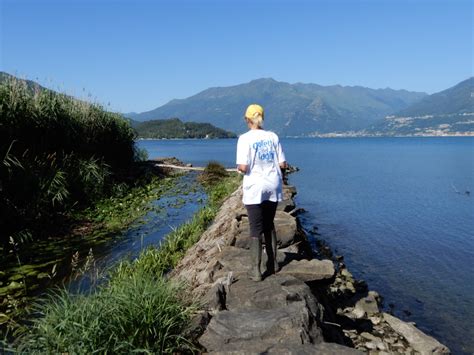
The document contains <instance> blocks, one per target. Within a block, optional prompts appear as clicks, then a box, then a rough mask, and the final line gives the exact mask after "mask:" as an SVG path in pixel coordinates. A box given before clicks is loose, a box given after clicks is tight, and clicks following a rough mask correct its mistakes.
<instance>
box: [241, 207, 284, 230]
mask: <svg viewBox="0 0 474 355" xmlns="http://www.w3.org/2000/svg"><path fill="white" fill-rule="evenodd" d="M277 205H278V202H272V201H263V202H262V203H260V204H257V205H245V208H246V209H247V215H248V216H249V224H250V238H258V239H260V238H261V235H262V234H263V233H269V232H271V231H272V230H273V227H274V226H273V219H274V218H275V213H276V209H277Z"/></svg>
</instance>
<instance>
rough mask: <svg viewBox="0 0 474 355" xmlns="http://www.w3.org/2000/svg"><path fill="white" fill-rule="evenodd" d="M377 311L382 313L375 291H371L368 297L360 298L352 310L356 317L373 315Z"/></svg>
mask: <svg viewBox="0 0 474 355" xmlns="http://www.w3.org/2000/svg"><path fill="white" fill-rule="evenodd" d="M377 313H380V309H379V305H378V303H377V299H376V298H375V295H374V294H373V293H369V295H368V296H367V297H364V298H361V299H360V300H358V301H357V303H356V304H355V306H354V310H353V311H352V314H353V315H354V318H358V319H360V318H365V317H371V316H373V315H375V314H377Z"/></svg>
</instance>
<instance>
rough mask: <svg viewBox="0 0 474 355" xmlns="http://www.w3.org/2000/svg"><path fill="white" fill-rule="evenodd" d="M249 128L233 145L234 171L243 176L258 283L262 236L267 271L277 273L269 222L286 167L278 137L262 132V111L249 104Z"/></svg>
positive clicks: (253, 274)
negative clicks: (235, 168) (234, 145)
mask: <svg viewBox="0 0 474 355" xmlns="http://www.w3.org/2000/svg"><path fill="white" fill-rule="evenodd" d="M244 118H245V121H246V123H247V126H248V128H249V131H248V132H247V133H244V134H242V135H241V136H240V137H239V140H238V143H237V170H238V171H239V172H241V173H243V174H244V181H243V199H242V202H243V203H244V205H245V207H246V209H247V215H248V217H249V224H250V252H251V258H252V275H251V278H252V280H255V281H261V280H262V273H261V271H260V262H261V260H262V235H263V236H264V238H265V250H266V252H267V257H268V263H267V269H268V270H267V271H268V272H269V273H270V274H271V273H274V272H277V271H278V268H279V267H278V263H277V260H276V252H277V239H276V233H275V228H274V225H273V220H274V218H275V213H276V208H277V204H278V201H281V200H282V184H283V182H282V171H281V169H285V168H286V167H287V164H286V160H285V155H284V153H283V150H282V148H281V145H280V140H279V139H278V136H277V135H276V134H275V133H273V132H270V131H266V130H264V129H263V118H264V111H263V108H262V107H261V106H260V105H256V104H252V105H250V106H249V107H248V108H247V110H246V112H245V117H244Z"/></svg>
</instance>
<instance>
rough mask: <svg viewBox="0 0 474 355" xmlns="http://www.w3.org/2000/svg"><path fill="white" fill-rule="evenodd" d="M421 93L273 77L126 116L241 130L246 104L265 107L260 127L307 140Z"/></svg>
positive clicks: (351, 126) (365, 122)
mask: <svg viewBox="0 0 474 355" xmlns="http://www.w3.org/2000/svg"><path fill="white" fill-rule="evenodd" d="M426 96H427V94H426V93H423V92H410V91H406V90H393V89H388V88H387V89H370V88H364V87H361V86H341V85H332V86H321V85H317V84H302V83H296V84H289V83H285V82H279V81H276V80H274V79H257V80H253V81H251V82H249V83H245V84H240V85H235V86H230V87H215V88H210V89H207V90H204V91H202V92H200V93H198V94H196V95H194V96H191V97H189V98H186V99H179V100H172V101H170V102H168V103H167V104H165V105H163V106H161V107H158V108H156V109H154V110H151V111H148V112H143V113H140V114H126V116H128V117H130V118H132V119H134V120H138V121H145V120H150V119H158V118H169V117H179V118H180V119H181V120H183V121H195V122H209V123H211V124H213V125H215V126H217V127H220V128H223V129H226V130H230V131H233V132H237V133H241V132H244V131H245V129H246V126H245V124H244V122H243V112H244V110H245V108H246V107H247V105H249V104H251V103H254V102H256V103H259V104H261V105H262V106H263V107H264V108H265V110H266V111H265V118H266V123H265V127H266V128H268V129H271V130H273V131H275V132H277V133H279V134H281V135H284V136H311V135H317V134H321V133H329V132H347V131H357V130H361V129H364V128H367V127H368V126H370V125H371V124H373V123H375V122H376V121H377V120H378V119H381V118H383V117H385V116H386V115H389V114H392V113H394V112H398V111H400V110H403V109H406V108H408V107H410V105H412V104H414V103H416V102H418V101H420V100H421V99H423V98H424V97H426Z"/></svg>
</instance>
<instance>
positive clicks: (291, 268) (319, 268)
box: [280, 259, 335, 282]
mask: <svg viewBox="0 0 474 355" xmlns="http://www.w3.org/2000/svg"><path fill="white" fill-rule="evenodd" d="M280 274H281V275H292V276H294V277H296V278H297V279H299V280H301V281H304V282H309V281H319V280H326V279H330V278H332V277H333V276H334V274H335V270H334V264H333V262H332V261H331V260H317V259H312V260H293V261H291V262H290V263H289V264H288V265H285V266H284V267H283V268H282V269H281V271H280Z"/></svg>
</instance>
